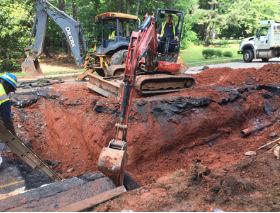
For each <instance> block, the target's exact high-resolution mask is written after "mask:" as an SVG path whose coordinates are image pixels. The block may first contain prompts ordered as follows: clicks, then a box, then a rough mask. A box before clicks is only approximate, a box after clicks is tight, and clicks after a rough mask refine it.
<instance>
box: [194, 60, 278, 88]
mask: <svg viewBox="0 0 280 213" xmlns="http://www.w3.org/2000/svg"><path fill="white" fill-rule="evenodd" d="M279 66H280V65H279V64H278V63H277V64H266V65H264V66H263V67H262V68H260V69H255V68H247V69H236V70H233V69H231V68H229V67H223V68H211V69H208V70H207V71H205V72H201V73H199V74H197V75H194V76H195V79H196V82H197V85H207V86H222V87H228V86H235V87H236V86H243V85H245V84H247V85H250V84H253V83H257V84H260V85H265V84H279V82H280V74H279Z"/></svg>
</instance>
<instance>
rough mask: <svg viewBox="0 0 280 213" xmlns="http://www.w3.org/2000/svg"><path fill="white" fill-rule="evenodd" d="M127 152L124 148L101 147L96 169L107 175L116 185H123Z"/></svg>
mask: <svg viewBox="0 0 280 213" xmlns="http://www.w3.org/2000/svg"><path fill="white" fill-rule="evenodd" d="M127 159H128V154H127V152H126V150H119V149H115V148H113V147H110V146H109V147H103V149H102V150H101V153H100V156H99V160H98V170H99V171H101V172H103V173H104V174H105V175H108V176H109V177H110V179H111V180H113V182H114V183H115V184H116V186H121V185H123V181H124V175H125V170H126V164H127Z"/></svg>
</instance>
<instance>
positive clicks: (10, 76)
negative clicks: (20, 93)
mask: <svg viewBox="0 0 280 213" xmlns="http://www.w3.org/2000/svg"><path fill="white" fill-rule="evenodd" d="M0 78H2V79H4V80H5V81H7V82H8V83H10V84H11V85H12V86H13V87H14V88H15V89H17V84H18V80H17V77H16V76H15V75H13V74H10V73H7V74H5V75H2V76H1V77H0Z"/></svg>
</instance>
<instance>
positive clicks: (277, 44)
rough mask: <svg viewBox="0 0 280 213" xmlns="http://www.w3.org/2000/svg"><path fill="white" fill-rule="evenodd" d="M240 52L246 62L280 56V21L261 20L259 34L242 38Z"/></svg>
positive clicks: (265, 60)
mask: <svg viewBox="0 0 280 213" xmlns="http://www.w3.org/2000/svg"><path fill="white" fill-rule="evenodd" d="M238 54H243V60H244V62H251V61H252V60H253V59H262V61H264V62H267V61H268V60H269V59H270V58H275V57H278V58H279V57H280V22H275V21H274V20H268V21H259V22H258V30H257V35H256V36H254V37H249V38H245V39H243V40H242V42H241V44H240V47H239V51H238Z"/></svg>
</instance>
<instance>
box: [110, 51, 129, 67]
mask: <svg viewBox="0 0 280 213" xmlns="http://www.w3.org/2000/svg"><path fill="white" fill-rule="evenodd" d="M127 52H128V50H119V51H118V52H116V53H114V54H113V56H112V58H111V60H110V65H125V62H126V57H127Z"/></svg>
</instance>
